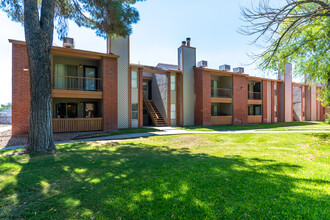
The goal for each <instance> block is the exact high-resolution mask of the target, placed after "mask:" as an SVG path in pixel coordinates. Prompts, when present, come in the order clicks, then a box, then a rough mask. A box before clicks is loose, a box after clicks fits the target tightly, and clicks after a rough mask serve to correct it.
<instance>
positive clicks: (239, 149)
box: [0, 133, 330, 219]
mask: <svg viewBox="0 0 330 220" xmlns="http://www.w3.org/2000/svg"><path fill="white" fill-rule="evenodd" d="M329 140H330V134H325V133H324V134H308V133H306V134H305V133H304V134H302V133H298V134H239V135H237V134H236V135H235V134H225V135H206V134H203V135H177V136H166V137H160V136H157V137H151V138H141V139H137V140H134V141H129V142H120V143H113V142H112V143H107V144H100V143H95V142H88V143H71V144H64V145H60V146H58V152H57V153H56V154H55V155H39V154H36V155H30V156H29V155H24V156H14V157H6V156H5V155H6V154H8V153H10V152H13V151H1V152H0V207H1V209H0V218H37V219H40V218H54V219H94V218H96V219H103V218H113V219H114V218H116V219H127V218H128V219H167V218H177V219H182V218H185V219H201V218H203V219H206V218H207V219H269V218H276V219H326V218H328V217H329V207H330V199H329V198H330V184H329V183H330V175H329V173H330V161H329V156H330V155H329Z"/></svg>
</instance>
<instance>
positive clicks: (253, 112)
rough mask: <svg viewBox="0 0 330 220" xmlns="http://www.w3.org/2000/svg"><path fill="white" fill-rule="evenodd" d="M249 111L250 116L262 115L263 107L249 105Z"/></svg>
mask: <svg viewBox="0 0 330 220" xmlns="http://www.w3.org/2000/svg"><path fill="white" fill-rule="evenodd" d="M248 109H249V110H248V112H249V115H261V109H262V106H261V105H249V106H248Z"/></svg>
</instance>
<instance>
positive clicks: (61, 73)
mask: <svg viewBox="0 0 330 220" xmlns="http://www.w3.org/2000/svg"><path fill="white" fill-rule="evenodd" d="M67 76H78V66H74V65H67V64H59V63H56V64H55V71H54V88H55V89H77V87H78V82H77V79H75V78H73V79H71V80H69V78H68V77H67Z"/></svg>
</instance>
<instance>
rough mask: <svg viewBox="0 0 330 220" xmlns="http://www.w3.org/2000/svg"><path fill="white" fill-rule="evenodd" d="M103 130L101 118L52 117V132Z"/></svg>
mask: <svg viewBox="0 0 330 220" xmlns="http://www.w3.org/2000/svg"><path fill="white" fill-rule="evenodd" d="M101 130H103V119H102V118H53V132H80V131H101Z"/></svg>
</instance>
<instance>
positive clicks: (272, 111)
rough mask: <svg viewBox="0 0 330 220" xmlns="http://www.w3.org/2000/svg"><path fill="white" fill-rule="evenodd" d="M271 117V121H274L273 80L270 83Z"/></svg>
mask: <svg viewBox="0 0 330 220" xmlns="http://www.w3.org/2000/svg"><path fill="white" fill-rule="evenodd" d="M271 98H272V100H271V108H272V109H271V114H272V115H271V119H272V123H274V122H275V82H274V81H272V83H271Z"/></svg>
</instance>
